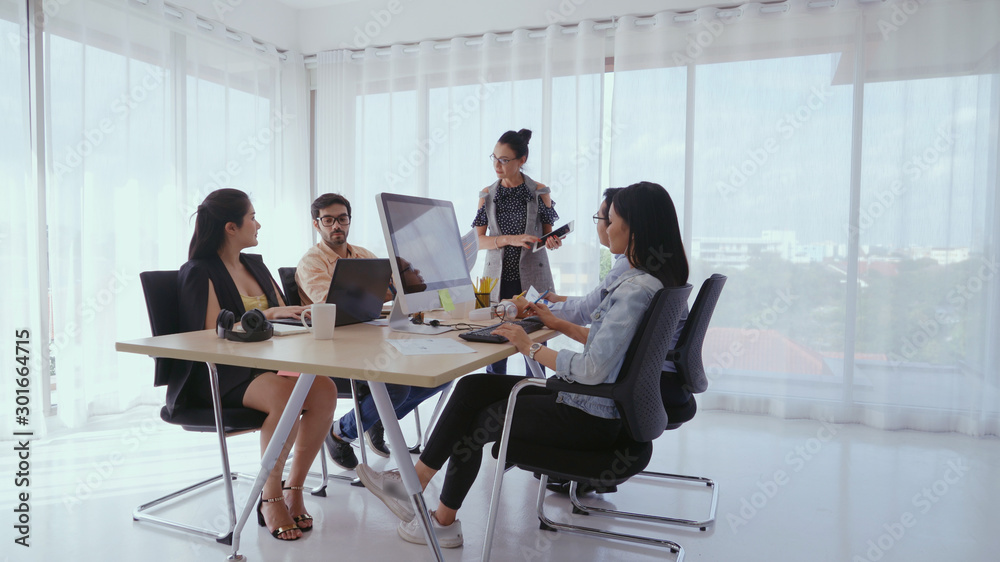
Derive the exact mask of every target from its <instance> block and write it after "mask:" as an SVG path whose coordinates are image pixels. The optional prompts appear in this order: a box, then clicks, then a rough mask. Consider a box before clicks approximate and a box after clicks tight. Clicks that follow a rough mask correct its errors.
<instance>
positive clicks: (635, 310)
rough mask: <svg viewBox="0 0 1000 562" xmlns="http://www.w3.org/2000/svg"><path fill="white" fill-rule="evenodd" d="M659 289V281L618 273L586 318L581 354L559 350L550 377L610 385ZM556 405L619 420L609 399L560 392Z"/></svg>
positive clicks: (635, 273)
mask: <svg viewBox="0 0 1000 562" xmlns="http://www.w3.org/2000/svg"><path fill="white" fill-rule="evenodd" d="M662 288H663V284H662V283H660V280H659V279H657V278H655V277H653V276H652V275H650V274H648V273H645V272H643V271H641V270H638V269H629V270H627V271H625V272H624V273H622V274H621V276H619V277H618V279H616V280H615V281H614V282H613V283H611V285H610V286H609V287H608V289H607V296H605V297H604V298H603V299H602V300H601V303H600V305H598V307H597V310H595V311H594V313H593V314H592V315H591V316H590V333H589V334H588V335H587V343H586V345H585V346H584V348H583V352H576V351H570V350H568V349H563V350H560V351H559V355H558V356H557V357H556V373H555V375H554V376H556V377H559V378H561V379H563V380H566V381H569V382H578V383H580V384H589V385H595V384H601V383H610V382H614V381H615V380H616V379H617V378H618V371H619V370H621V368H622V364H623V363H624V362H625V352H626V351H627V350H628V346H629V344H630V343H631V342H632V337H633V336H634V335H635V331H636V329H638V327H639V322H641V321H642V316H643V314H645V312H646V309H647V308H648V307H649V303H650V302H651V301H652V300H653V295H655V294H656V291H658V290H660V289H662ZM557 401H558V402H560V403H562V404H566V405H568V406H573V407H574V408H579V409H581V410H583V411H584V412H587V413H588V414H590V415H592V416H597V417H599V418H608V419H615V418H619V417H621V416H620V415H619V414H618V408H616V407H615V403H614V401H613V400H611V399H610V398H599V397H595V396H584V395H581V394H573V393H570V392H560V393H559V396H558V398H557Z"/></svg>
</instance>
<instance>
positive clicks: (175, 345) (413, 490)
mask: <svg viewBox="0 0 1000 562" xmlns="http://www.w3.org/2000/svg"><path fill="white" fill-rule="evenodd" d="M460 321H462V320H461V319H458V320H451V321H445V322H446V323H449V322H460ZM459 333H460V332H459V331H452V332H447V333H444V334H440V335H422V334H410V333H403V332H394V331H391V330H390V329H389V328H388V327H387V326H378V325H372V324H354V325H351V326H339V327H337V328H336V330H335V332H334V338H333V339H332V340H317V339H314V338H313V336H312V335H311V334H309V333H303V334H295V335H286V336H276V337H273V338H271V339H269V340H266V341H262V342H255V343H244V342H233V341H228V340H225V339H221V338H219V337H218V336H217V335H216V333H215V331H214V330H202V331H197V332H186V333H181V334H171V335H166V336H155V337H148V338H142V339H137V340H130V341H121V342H117V343H116V344H115V349H116V350H117V351H120V352H124V353H137V354H140V355H148V356H151V357H166V358H172V359H183V360H187V361H202V362H205V363H207V364H208V367H209V371H210V372H214V371H215V370H216V367H215V365H217V364H222V365H235V366H239V367H251V368H257V369H268V370H274V371H278V370H282V371H292V372H297V373H301V375H299V377H298V381H297V382H296V384H295V388H294V390H293V391H292V395H291V398H290V399H289V400H288V403H287V404H286V405H285V409H284V411H283V413H282V415H281V419H280V421H279V422H278V426H277V428H276V429H275V432H274V435H273V436H272V438H271V441H270V442H269V444H268V446H267V447H266V448H265V451H264V454H263V455H261V467H260V470H259V471H258V473H257V477H256V479H255V480H254V485H253V488H252V489H251V491H250V496H249V497H248V498H247V501H246V504H245V505H244V506H243V511H242V513H241V515H240V517H239V519H238V520H237V523H236V527H235V528H234V529H233V542H232V546H233V553H232V555H231V556H229V557H228V560H244V559H245V557H243V556H242V555H240V554H239V545H240V532H241V531H242V529H243V527H244V526H245V525H246V522H247V520H248V519H249V517H250V515H251V513H252V512H253V511H254V508H255V507H256V500H257V497H258V496H259V495H260V493H261V490H262V489H263V487H264V481H265V480H267V476H268V475H269V474H270V473H271V470H272V469H273V468H274V465H275V462H276V460H277V458H278V455H279V454H280V452H281V450H282V448H283V447H284V444H285V441H286V440H287V438H288V435H289V432H290V431H291V428H292V424H293V423H294V422H295V419H296V418H297V416H298V413H299V412H301V410H302V403H303V401H304V400H305V397H306V394H308V392H309V387H310V386H311V385H312V381H313V380H314V378H315V377H316V376H326V377H340V378H350V379H357V380H365V381H368V382H369V386H370V388H371V394H372V397H373V398H374V400H375V405H376V407H377V408H378V413H379V417H380V418H381V419H382V422H383V426H384V428H385V433H386V436H387V437H388V439H389V445H390V452H391V457H392V459H393V460H395V462H396V463H397V465H398V467H399V472H400V475H401V476H402V479H403V484H404V486H405V487H406V491H407V493H408V494H409V495H410V499H411V501H412V503H413V507H414V512H415V513H416V514H417V516H418V517H420V519H421V522H422V523H423V529H424V536H425V538H426V539H427V545H428V547H429V548H430V550H431V552H432V553H433V555H434V557H435V558H436V559H437V560H442V556H441V549H440V547H439V545H438V542H437V537H436V536H435V535H434V529H433V526H432V525H431V524H430V515H429V513H428V511H427V506H426V504H425V502H424V498H423V494H422V491H421V487H420V482H419V480H418V479H417V473H416V470H415V469H414V465H413V460H412V459H411V458H410V453H409V452H408V450H407V447H406V442H405V440H404V438H403V432H402V430H401V429H400V427H399V421H398V420H397V419H396V415H395V412H394V411H393V407H392V403H391V402H390V400H389V395H388V393H387V391H386V388H385V385H386V383H393V384H404V385H410V386H421V387H436V386H440V385H442V384H444V383H447V382H449V381H452V380H454V379H457V378H458V377H460V376H462V375H464V374H467V373H471V372H473V371H476V370H477V369H484V368H485V367H486V366H487V365H489V364H491V363H494V362H496V361H499V360H500V359H503V358H505V357H508V356H510V355H513V354H514V353H516V352H517V350H516V348H514V346H513V345H511V344H492V343H476V342H466V341H464V340H461V339H459V338H458V334H459ZM555 335H557V332H554V331H552V330H545V329H543V330H538V331H536V332H533V333H531V334H529V337H530V338H531V339H532V341H538V342H544V341H547V340H549V339H551V338H552V337H554V336H555ZM424 339H434V340H440V339H452V340H457V341H458V342H461V343H462V344H464V345H467V346H468V347H471V348H472V349H473V350H474V353H462V354H446V355H442V354H423V355H406V354H404V353H402V352H400V351H399V350H397V348H396V347H395V346H393V345H392V344H390V343H389V341H390V340H412V341H409V342H407V343H406V344H404V345H407V346H413V347H418V348H419V347H422V346H421V345H420V344H421V342H420V341H419V340H424ZM397 343H398V342H397ZM532 363H534V362H532ZM529 366H530V367H531V369H532V371H533V372H534V373H535V375H536V376H539V375H540V371H539V370H538V366H537V364H529ZM219 416H220V415H219V414H217V416H216V420H217V423H219ZM321 454H322V453H321Z"/></svg>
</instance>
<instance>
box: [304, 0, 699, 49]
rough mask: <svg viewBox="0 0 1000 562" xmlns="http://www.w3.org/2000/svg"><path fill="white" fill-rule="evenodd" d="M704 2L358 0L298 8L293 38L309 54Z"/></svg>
mask: <svg viewBox="0 0 1000 562" xmlns="http://www.w3.org/2000/svg"><path fill="white" fill-rule="evenodd" d="M710 4H713V2H711V1H706V0H671V1H668V2H664V1H663V0H616V1H613V2H612V1H608V0H505V1H488V0H358V1H356V2H350V3H346V4H340V5H337V6H331V7H327V8H313V9H307V10H301V11H299V13H298V18H299V32H300V39H299V44H300V46H301V49H302V52H303V53H307V54H310V53H316V52H319V51H328V50H332V49H343V48H351V49H357V48H363V47H366V46H369V45H373V46H383V45H392V44H396V43H413V42H416V41H420V40H424V39H447V38H451V37H455V36H462V35H482V34H483V33H486V32H488V31H510V30H513V29H517V28H523V27H529V28H531V27H545V26H546V25H549V24H551V23H576V22H579V21H581V20H584V19H592V20H598V19H607V18H610V17H611V16H622V15H630V14H632V15H645V14H653V13H656V12H662V11H664V10H686V9H694V8H697V7H698V6H704V5H710Z"/></svg>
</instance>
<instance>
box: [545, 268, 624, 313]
mask: <svg viewBox="0 0 1000 562" xmlns="http://www.w3.org/2000/svg"><path fill="white" fill-rule="evenodd" d="M612 255H613V256H614V260H615V261H614V263H613V264H612V265H611V271H609V272H608V274H607V275H605V276H604V279H603V280H602V281H601V284H600V285H598V286H597V287H595V288H594V290H593V291H591V292H589V293H587V295H586V296H583V297H566V302H557V303H554V304H553V305H552V306H551V307H549V310H551V311H552V314H553V315H554V316H555V317H556V318H559V319H560V320H566V321H567V322H572V323H574V324H577V325H580V326H586V325H587V324H590V315H591V314H593V313H594V311H595V310H597V305H599V304H601V300H603V299H604V295H606V294H607V291H608V287H610V286H611V284H612V283H614V282H615V281H617V280H618V277H620V276H621V274H622V273H625V272H626V271H628V270H629V268H630V267H631V266H630V265H629V263H628V259H627V258H626V257H625V254H612Z"/></svg>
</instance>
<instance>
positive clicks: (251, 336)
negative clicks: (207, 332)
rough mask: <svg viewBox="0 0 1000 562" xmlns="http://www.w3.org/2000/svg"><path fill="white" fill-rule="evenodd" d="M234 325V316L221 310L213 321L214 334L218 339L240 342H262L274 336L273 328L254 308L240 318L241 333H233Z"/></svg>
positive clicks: (230, 312)
mask: <svg viewBox="0 0 1000 562" xmlns="http://www.w3.org/2000/svg"><path fill="white" fill-rule="evenodd" d="M235 324H236V315H235V314H233V313H232V311H229V310H226V309H222V310H220V311H219V316H218V317H217V318H216V319H215V333H216V334H218V336H219V337H220V338H225V339H227V340H229V341H241V342H254V341H264V340H268V339H271V336H273V335H274V326H273V325H272V324H271V323H270V322H268V321H267V318H265V317H264V313H263V312H261V311H259V310H257V309H256V308H255V309H253V310H248V311H247V312H246V314H244V315H243V318H240V325H241V326H243V332H235V331H233V326H234V325H235Z"/></svg>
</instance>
